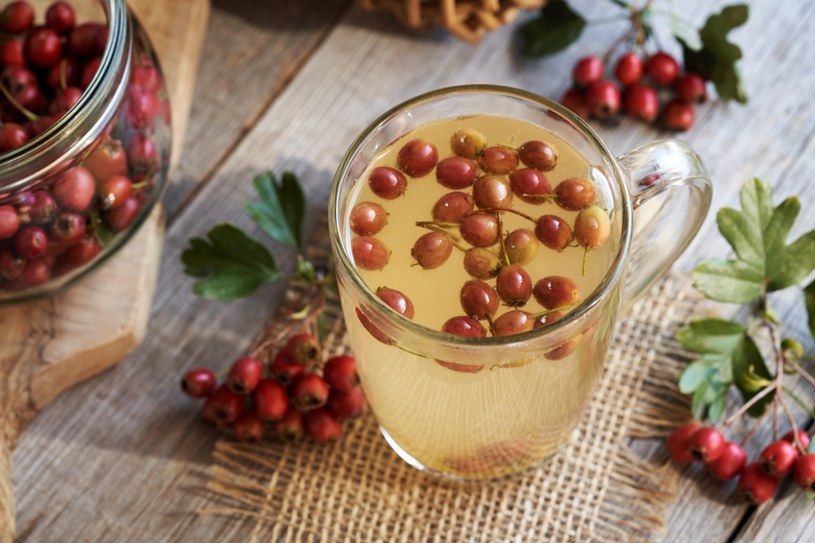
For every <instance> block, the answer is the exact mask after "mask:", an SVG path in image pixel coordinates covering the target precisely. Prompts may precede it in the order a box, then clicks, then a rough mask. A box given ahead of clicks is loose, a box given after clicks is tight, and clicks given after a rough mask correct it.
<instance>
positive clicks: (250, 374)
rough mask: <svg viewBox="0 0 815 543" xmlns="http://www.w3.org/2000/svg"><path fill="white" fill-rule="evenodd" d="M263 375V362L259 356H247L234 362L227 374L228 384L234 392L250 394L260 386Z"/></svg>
mask: <svg viewBox="0 0 815 543" xmlns="http://www.w3.org/2000/svg"><path fill="white" fill-rule="evenodd" d="M261 377H263V363H262V362H261V361H260V360H258V359H257V358H252V357H251V356H246V357H243V358H239V359H237V360H236V361H235V362H233V363H232V366H231V367H230V368H229V373H228V374H227V376H226V384H227V385H229V388H230V389H232V391H233V392H237V393H238V394H249V393H250V392H252V391H253V390H255V387H256V386H258V383H259V382H260V378H261Z"/></svg>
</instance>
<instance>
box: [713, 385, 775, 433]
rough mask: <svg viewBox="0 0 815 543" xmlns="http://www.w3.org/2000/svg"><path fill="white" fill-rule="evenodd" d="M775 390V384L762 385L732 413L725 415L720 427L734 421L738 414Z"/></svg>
mask: <svg viewBox="0 0 815 543" xmlns="http://www.w3.org/2000/svg"><path fill="white" fill-rule="evenodd" d="M775 390H776V387H775V385H774V384H773V385H770V386H767V387H764V388H763V389H762V390H761V392H759V393H758V394H756V395H755V396H753V397H752V398H750V399H749V400H748V401H747V402H745V403H744V404H743V405H742V406H741V407H739V408H738V409H737V410H736V411H735V412H734V413H733V414H732V415H730V416H729V417H727V419H726V420H725V421H724V422H723V423H722V428H727V427H728V426H730V425H731V424H733V422H734V421H736V420H737V419H738V418H739V417H740V416H742V415H743V414H744V413H746V412H747V410H748V409H750V408H751V407H753V406H754V405H755V404H757V403H758V402H760V401H761V399H762V398H764V397H765V396H767V395H768V394H769V393H771V392H774V391H775Z"/></svg>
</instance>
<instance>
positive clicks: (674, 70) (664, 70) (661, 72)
mask: <svg viewBox="0 0 815 543" xmlns="http://www.w3.org/2000/svg"><path fill="white" fill-rule="evenodd" d="M645 73H647V74H648V77H649V78H651V81H653V82H654V83H656V84H657V85H662V86H665V87H667V86H668V85H670V84H672V83H673V82H674V81H675V80H676V78H677V77H679V63H678V62H677V61H676V59H675V58H674V57H672V56H671V55H669V54H668V53H664V52H662V51H660V52H659V53H656V54H654V55H651V56H650V57H649V58H648V61H647V62H646V63H645Z"/></svg>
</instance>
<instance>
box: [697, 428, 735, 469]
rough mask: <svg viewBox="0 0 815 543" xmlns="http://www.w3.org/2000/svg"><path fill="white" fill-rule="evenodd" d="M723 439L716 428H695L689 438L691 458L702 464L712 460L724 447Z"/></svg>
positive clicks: (719, 454) (717, 456)
mask: <svg viewBox="0 0 815 543" xmlns="http://www.w3.org/2000/svg"><path fill="white" fill-rule="evenodd" d="M725 443H726V441H725V439H724V436H723V435H722V433H721V432H720V431H719V430H717V429H716V428H710V427H703V428H700V429H699V430H697V431H696V432H695V433H694V434H693V435H692V436H691V437H690V440H689V445H690V451H691V454H692V455H693V458H694V459H696V460H699V461H700V462H702V463H703V464H708V463H710V462H713V461H714V460H716V459H717V458H719V456H721V454H722V453H723V452H724V449H725Z"/></svg>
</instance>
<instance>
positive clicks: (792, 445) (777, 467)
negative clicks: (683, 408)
mask: <svg viewBox="0 0 815 543" xmlns="http://www.w3.org/2000/svg"><path fill="white" fill-rule="evenodd" d="M809 445H810V436H809V434H807V433H806V432H804V431H803V430H795V431H790V432H788V433H787V434H785V435H784V436H783V437H782V438H781V439H779V440H777V441H773V442H772V443H770V444H769V445H767V446H766V447H765V448H764V450H762V451H761V454H759V456H758V458H757V459H756V460H755V461H753V462H750V463H748V458H747V453H746V452H745V450H744V448H743V447H742V446H741V445H739V444H738V443H734V442H731V441H727V440H726V439H725V438H724V436H723V435H722V433H721V432H720V431H719V430H717V429H716V428H712V427H706V426H698V425H696V424H688V425H685V426H682V427H681V428H679V429H677V430H675V431H674V432H673V433H672V434H671V436H670V437H669V438H668V453H669V454H670V455H671V458H672V459H673V460H674V461H675V462H677V463H679V464H690V463H691V462H694V461H699V462H702V464H704V465H705V466H706V467H707V469H708V471H709V472H710V474H711V475H712V476H713V477H715V478H716V479H718V480H720V481H727V480H729V479H733V478H735V477H738V478H739V482H738V492H739V494H741V496H742V497H743V498H744V499H745V500H747V501H748V502H750V503H752V504H754V505H758V504H761V503H764V502H766V501H768V500H769V499H770V498H772V497H773V496H774V495H775V492H776V490H777V489H778V483H779V481H780V480H781V479H783V478H784V477H788V476H792V477H793V478H794V479H795V482H796V483H797V484H798V485H799V486H800V487H801V488H802V489H804V490H805V491H806V492H807V493H812V492H815V454H813V453H810V452H807V450H808V448H809Z"/></svg>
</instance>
